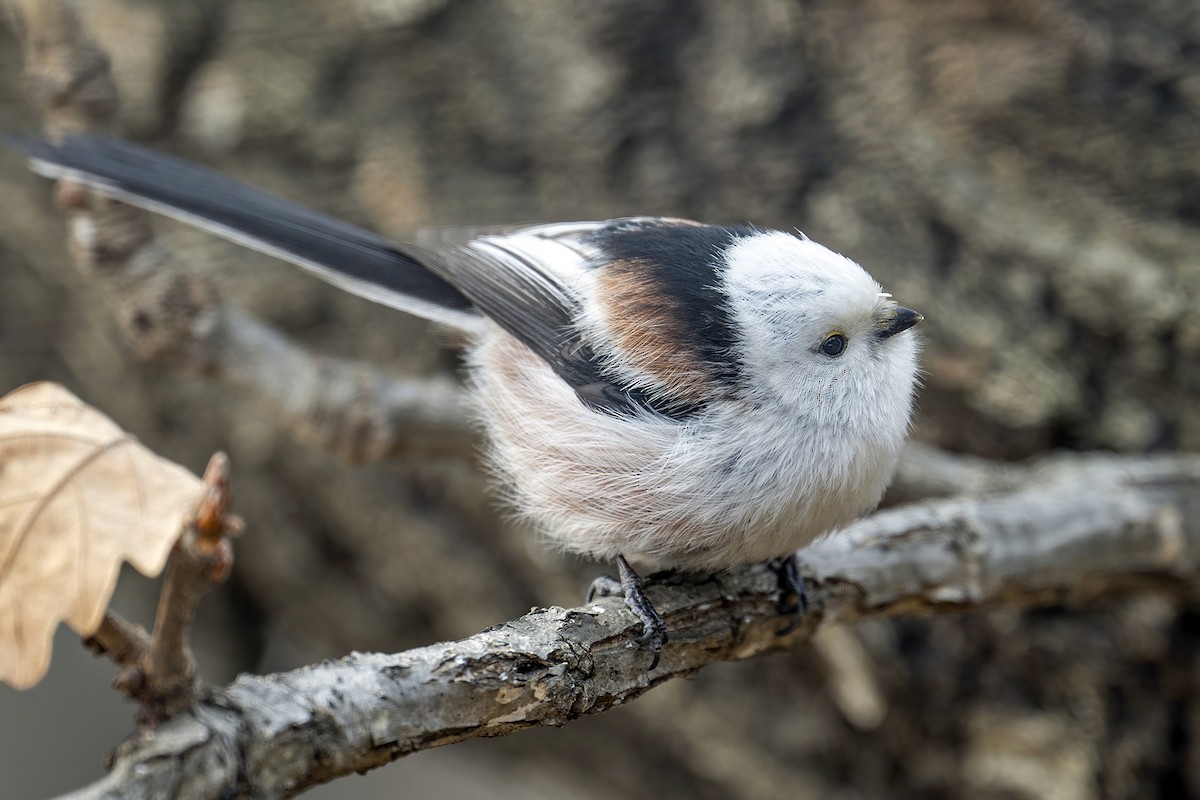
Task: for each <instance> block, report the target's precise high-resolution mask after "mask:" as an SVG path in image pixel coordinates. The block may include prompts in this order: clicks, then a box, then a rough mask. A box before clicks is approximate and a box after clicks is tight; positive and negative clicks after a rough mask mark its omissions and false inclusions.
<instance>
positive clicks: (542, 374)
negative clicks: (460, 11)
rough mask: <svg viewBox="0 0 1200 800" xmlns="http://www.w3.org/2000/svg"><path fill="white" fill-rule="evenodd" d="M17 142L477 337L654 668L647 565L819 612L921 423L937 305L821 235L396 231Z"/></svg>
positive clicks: (547, 508) (540, 497) (534, 487)
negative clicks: (723, 578)
mask: <svg viewBox="0 0 1200 800" xmlns="http://www.w3.org/2000/svg"><path fill="white" fill-rule="evenodd" d="M14 141H15V143H16V144H17V146H18V147H20V148H22V149H24V150H25V151H26V152H27V153H28V154H29V156H30V159H31V163H32V166H33V168H34V169H35V170H36V171H37V172H39V173H41V174H43V175H46V176H48V177H51V178H58V179H63V180H69V181H76V182H79V183H82V184H85V185H87V186H89V187H91V188H93V189H94V190H96V191H97V192H99V193H101V194H104V195H108V196H110V197H113V198H116V199H118V200H122V201H126V202H129V203H131V204H133V205H136V206H141V207H143V208H146V209H149V210H151V211H155V212H159V213H162V214H165V215H167V216H170V217H174V218H176V219H180V220H183V221H185V222H188V223H191V224H193V225H196V226H198V227H200V228H203V229H205V230H208V231H212V232H213V233H216V234H218V235H220V236H224V237H226V238H229V239H232V240H233V241H235V242H238V243H240V244H243V245H246V246H247V247H250V248H253V249H256V250H261V251H263V252H266V253H269V254H271V255H274V256H277V257H279V258H281V259H284V260H286V261H290V262H292V263H294V264H297V265H299V266H301V267H303V268H304V269H306V270H308V271H310V272H312V273H314V274H316V275H317V276H318V277H320V278H322V279H324V280H326V281H329V282H330V283H332V284H334V285H336V286H339V287H341V288H343V289H345V290H347V291H349V292H352V293H354V294H357V295H361V296H363V297H365V298H367V299H369V300H373V301H376V302H379V303H383V304H384V305H388V306H392V307H394V308H398V309H400V310H402V311H407V312H409V313H412V314H416V315H418V316H421V317H425V318H428V319H431V320H436V321H438V322H441V323H445V324H447V325H452V326H454V327H456V328H459V329H461V330H463V331H466V332H467V333H468V334H469V335H470V337H471V341H472V342H473V344H472V345H471V348H470V354H469V364H470V375H471V385H472V388H473V395H474V398H475V403H476V405H477V408H478V410H479V415H480V417H481V419H482V421H483V427H484V429H485V430H486V433H487V435H488V441H489V442H490V446H489V458H490V463H491V465H492V467H493V468H494V470H495V471H496V472H497V473H498V474H499V475H500V476H501V478H502V481H501V485H502V486H503V487H504V488H503V493H504V495H505V498H506V499H507V500H508V501H509V502H510V503H511V505H512V506H513V507H514V508H515V509H516V510H517V511H519V512H520V513H521V514H523V515H525V516H526V517H528V518H529V519H530V520H532V522H533V523H535V524H536V526H537V528H538V529H539V530H540V531H541V532H542V533H544V534H545V536H546V537H547V538H549V539H551V540H553V541H554V542H555V543H557V544H558V545H560V546H561V547H563V548H564V549H566V550H570V551H573V552H576V553H582V554H584V555H587V556H591V557H593V558H597V559H615V560H616V561H617V564H618V567H619V569H620V575H621V580H620V584H621V585H620V589H619V591H621V592H623V593H624V595H625V599H626V602H627V604H628V605H629V607H630V608H631V609H632V610H633V611H634V612H635V613H636V614H637V616H638V617H639V618H640V619H641V621H642V623H643V626H644V627H643V635H642V638H641V640H640V641H641V643H642V644H644V645H645V646H647V647H648V648H649V649H650V650H651V651H652V652H653V653H654V664H657V661H658V653H659V651H660V650H661V648H662V645H663V643H664V642H665V641H666V627H665V625H664V623H663V620H662V618H661V617H660V616H659V614H658V613H657V612H656V611H655V609H654V607H653V606H652V605H651V603H650V602H649V600H648V599H647V598H646V595H645V592H644V591H643V588H642V582H641V579H640V578H639V577H638V575H637V573H635V572H634V571H633V569H631V568H630V566H629V564H628V562H627V561H626V558H628V559H631V560H633V561H634V562H635V563H637V564H639V565H641V566H645V567H650V568H683V569H688V570H722V569H726V568H730V567H733V566H736V565H740V564H747V563H752V562H759V561H772V560H773V561H774V565H775V567H776V569H777V573H778V574H779V575H780V585H781V589H782V590H784V595H783V597H784V598H785V599H784V600H782V601H781V607H782V605H784V604H786V603H789V602H790V604H791V605H793V606H800V607H802V604H803V581H802V580H801V579H800V578H799V576H798V574H797V572H796V565H795V561H794V560H793V558H792V554H793V553H794V552H795V551H796V550H797V549H798V548H800V547H803V546H804V545H806V544H808V543H809V542H811V541H812V540H813V539H814V538H816V537H818V536H820V535H822V534H824V533H827V532H829V531H831V530H833V529H835V528H837V527H839V526H842V525H845V524H846V523H848V522H850V521H852V520H854V519H855V518H857V517H859V516H862V515H864V514H866V513H868V512H870V511H872V510H873V509H874V508H875V506H876V505H877V503H878V502H879V499H880V497H881V496H882V494H883V491H884V489H885V487H886V485H887V483H888V481H889V480H890V477H891V474H892V471H893V469H894V467H895V464H896V459H897V456H898V454H899V451H900V448H901V446H902V444H903V442H904V440H905V437H906V435H907V432H908V428H909V417H910V413H911V409H912V405H913V393H914V389H915V385H916V376H917V371H918V367H917V354H918V343H917V340H916V339H915V337H914V335H913V334H911V333H909V334H905V331H907V330H908V329H909V328H911V327H912V326H913V325H915V324H916V323H917V322H919V321H920V320H921V319H922V317H921V315H920V314H918V313H916V312H915V311H912V310H910V309H907V308H903V307H901V306H899V305H897V304H896V303H895V302H893V301H892V299H891V296H890V295H888V294H886V293H884V292H883V290H882V289H881V288H880V286H879V284H878V283H876V282H875V281H874V280H873V279H872V278H871V276H870V275H868V274H867V273H866V271H864V270H863V269H862V268H861V267H860V266H858V264H855V263H854V262H853V261H851V260H849V259H847V258H844V257H843V256H840V255H838V254H836V253H833V252H831V251H829V250H827V249H826V248H824V247H822V246H821V245H819V244H817V243H816V242H814V241H812V240H811V239H808V238H807V237H805V236H804V235H802V234H791V233H784V232H779V231H771V230H761V229H758V228H753V227H746V226H740V225H738V226H721V225H703V224H700V223H696V222H690V221H687V220H681V219H664V218H653V217H631V218H627V219H616V220H608V221H603V222H573V223H554V224H544V225H529V226H523V227H512V228H508V229H496V230H492V231H487V232H475V233H474V234H461V235H457V236H455V235H448V234H446V233H444V232H443V233H442V234H441V236H440V239H438V240H429V241H422V242H421V243H420V244H405V243H396V242H391V241H388V240H385V239H383V238H381V237H379V236H377V235H375V234H373V233H370V232H368V231H365V230H362V229H360V228H357V227H354V226H352V225H349V224H347V223H345V222H340V221H338V220H336V219H333V218H330V217H327V216H324V215H322V214H318V213H316V212H313V211H310V210H308V209H305V208H302V207H300V206H297V205H294V204H292V203H290V202H287V201H285V200H282V199H280V198H279V197H276V196H273V195H270V194H266V193H264V192H260V191H258V190H256V189H252V188H249V187H247V186H245V185H243V184H241V183H238V182H236V181H234V180H231V179H230V178H227V177H224V176H221V175H218V174H216V173H214V172H211V171H209V170H207V169H204V168H202V167H200V166H197V165H195V164H192V163H190V162H187V161H183V160H180V159H177V158H173V157H170V156H166V155H162V154H159V153H155V152H152V151H149V150H146V149H144V148H142V147H138V146H135V145H132V144H128V143H125V142H121V141H116V140H112V139H106V138H101V137H97V136H70V137H67V138H65V139H64V140H63V141H62V142H61V143H58V144H51V143H47V142H42V141H34V140H29V139H19V140H14ZM596 586H597V587H599V588H600V589H601V590H602V591H605V592H610V591H613V590H614V589H615V588H616V582H614V581H611V579H610V580H609V581H608V582H598V584H596ZM590 594H591V592H589V596H590ZM793 598H794V599H793ZM793 610H795V609H793ZM651 668H653V664H652V665H651Z"/></svg>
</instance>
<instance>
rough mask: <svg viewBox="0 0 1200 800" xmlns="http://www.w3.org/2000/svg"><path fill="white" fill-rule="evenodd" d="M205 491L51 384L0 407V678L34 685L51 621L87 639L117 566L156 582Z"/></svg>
mask: <svg viewBox="0 0 1200 800" xmlns="http://www.w3.org/2000/svg"><path fill="white" fill-rule="evenodd" d="M203 493H204V485H203V484H202V483H201V482H200V479H199V478H197V477H196V476H195V475H193V474H192V473H190V472H188V471H187V470H186V469H184V468H183V467H180V466H178V465H176V464H173V463H171V462H170V461H166V460H165V459H162V458H159V457H158V456H156V455H154V453H152V452H150V451H149V450H147V449H146V448H145V447H143V446H142V445H141V444H139V443H138V442H137V440H136V439H134V438H133V437H132V436H131V435H130V434H128V433H125V432H124V431H123V430H121V428H119V427H118V426H117V425H116V424H115V423H114V422H112V420H110V419H108V418H107V417H105V416H104V415H103V414H101V413H100V412H99V411H97V410H96V409H94V408H92V407H91V406H89V405H87V404H86V403H84V402H83V401H82V400H80V399H79V398H77V397H75V396H74V395H73V394H71V393H70V392H69V391H67V390H66V389H64V388H63V387H61V386H59V385H57V384H53V383H32V384H29V385H27V386H23V387H21V388H20V389H17V390H16V391H14V392H12V393H10V394H8V395H6V396H4V397H3V398H0V680H2V681H5V682H7V683H9V684H11V685H13V686H15V687H16V688H18V689H24V688H28V687H30V686H32V685H34V684H35V683H37V682H38V681H39V680H41V678H42V676H43V675H45V673H46V669H47V668H48V666H49V663H50V646H51V641H52V638H53V635H54V629H55V628H56V627H57V626H58V623H59V622H60V621H62V620H66V622H67V624H68V625H70V626H71V627H72V628H73V629H74V630H75V631H77V632H78V633H79V634H81V635H83V636H88V635H90V634H91V633H93V632H95V630H96V628H97V627H98V626H99V624H100V621H101V620H102V619H103V616H104V611H105V609H106V608H107V607H108V601H109V598H110V597H111V595H112V590H113V587H114V586H115V585H116V581H117V574H118V572H119V571H120V568H121V563H122V562H124V561H128V562H129V563H130V564H132V565H133V566H134V567H135V568H137V570H138V571H139V572H141V573H142V574H143V575H146V576H150V577H153V576H155V575H157V574H158V573H159V572H161V571H162V569H163V566H164V565H165V564H166V560H167V556H168V555H169V554H170V552H171V547H172V545H173V544H174V543H175V541H176V539H177V538H178V537H179V534H180V532H181V531H182V530H183V525H184V523H185V521H186V520H187V519H188V517H189V516H190V515H192V514H194V513H195V510H196V506H197V504H198V502H199V500H200V498H201V496H202V495H203Z"/></svg>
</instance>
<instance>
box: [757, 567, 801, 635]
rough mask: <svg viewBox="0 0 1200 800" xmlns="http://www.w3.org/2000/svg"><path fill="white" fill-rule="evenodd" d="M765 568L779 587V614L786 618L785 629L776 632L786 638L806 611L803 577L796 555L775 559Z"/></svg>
mask: <svg viewBox="0 0 1200 800" xmlns="http://www.w3.org/2000/svg"><path fill="white" fill-rule="evenodd" d="M767 566H768V567H770V568H771V571H772V572H774V573H775V579H776V580H777V581H778V585H779V607H778V608H779V613H780V614H782V615H783V616H786V617H788V624H787V626H786V627H785V628H783V629H782V630H780V631H777V635H779V636H786V635H787V634H789V633H791V632H792V631H794V630H796V626H797V625H799V624H800V618H801V617H803V616H804V612H805V611H807V610H808V593H807V591H806V590H805V586H804V576H803V575H801V574H800V564H799V562H798V561H797V560H796V554H795V553H793V554H792V555H790V556H786V557H784V558H776V559H773V560H771V561H768V562H767Z"/></svg>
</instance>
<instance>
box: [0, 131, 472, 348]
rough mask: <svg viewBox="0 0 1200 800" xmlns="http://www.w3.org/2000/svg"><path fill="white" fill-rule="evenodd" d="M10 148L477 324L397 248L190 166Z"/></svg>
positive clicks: (112, 145)
mask: <svg viewBox="0 0 1200 800" xmlns="http://www.w3.org/2000/svg"><path fill="white" fill-rule="evenodd" d="M8 141H9V142H10V143H11V144H12V145H14V146H15V147H17V148H18V149H20V150H23V151H25V153H26V154H27V155H28V156H29V161H30V166H31V167H32V169H33V170H34V171H35V172H37V173H39V174H41V175H45V176H46V177H48V178H54V179H67V180H71V181H76V182H78V183H82V184H84V185H86V186H88V187H90V188H92V189H94V190H95V191H97V192H99V193H100V194H103V195H106V196H108V197H112V198H113V199H115V200H120V201H122V202H125V203H129V204H130V205H135V206H138V207H140V208H144V209H146V210H148V211H153V212H155V213H158V214H163V215H165V216H168V217H172V218H174V219H177V220H180V221H182V222H186V223H188V224H190V225H195V226H196V227H198V228H201V229H203V230H206V231H210V232H212V233H214V234H216V235H218V236H221V237H224V238H226V239H229V240H231V241H233V242H236V243H237V244H240V245H243V246H245V247H249V248H251V249H254V250H258V251H261V252H263V253H266V254H268V255H271V256H275V257H276V258H280V259H283V260H284V261H289V262H291V263H293V264H296V265H297V266H300V267H302V268H303V269H305V270H308V271H309V272H311V273H313V274H315V275H317V276H318V277H320V278H321V279H322V280H325V281H328V282H329V283H332V284H334V285H335V286H338V287H339V288H341V289H344V290H345V291H348V292H351V293H352V294H356V295H359V296H361V297H365V298H367V299H368V300H372V301H374V302H377V303H382V304H383V305H386V306H391V307H393V308H398V309H400V310H402V311H406V312H408V313H411V314H416V315H417V316H421V317H425V318H426V319H432V320H437V321H439V322H443V323H447V324H450V325H453V326H455V327H459V328H466V329H472V328H474V327H475V326H476V325H477V324H478V322H479V320H480V317H479V314H478V312H476V311H475V309H474V308H473V307H472V306H471V303H470V301H468V300H467V299H466V298H465V297H463V295H462V294H461V293H460V292H459V291H458V290H457V289H455V288H454V287H453V286H451V285H450V284H449V283H447V282H446V281H444V280H442V279H441V278H439V277H437V276H436V275H434V274H433V273H431V272H429V271H428V270H427V269H425V268H424V267H423V266H422V265H421V264H420V262H419V261H417V260H416V259H415V258H413V257H412V256H410V255H408V254H406V253H405V252H403V250H401V249H399V247H398V246H397V245H396V244H393V243H391V242H388V241H387V240H386V239H383V238H382V237H380V236H377V235H376V234H373V233H371V232H370V231H366V230H363V229H362V228H358V227H355V226H353V225H350V224H348V223H345V222H341V221H340V220H336V219H334V218H333V217H329V216H326V215H324V214H320V213H318V212H316V211H313V210H311V209H308V208H304V207H303V206H300V205H296V204H295V203H291V202H289V201H287V200H284V199H283V198H280V197H276V196H275V195H271V194H268V193H266V192H263V191H260V190H258V189H253V188H251V187H249V186H246V185H245V184H243V183H239V182H238V181H235V180H233V179H232V178H227V177H225V176H224V175H220V174H218V173H216V172H213V171H212V170H209V169H206V168H204V167H201V166H200V165H198V164H194V163H192V162H190V161H185V160H183V159H180V158H175V157H173V156H168V155H165V154H163V153H157V152H155V151H153V150H148V149H146V148H144V147H139V146H138V145H135V144H130V143H129V142H123V141H119V140H116V139H108V138H105V137H102V136H92V135H74V136H68V137H66V138H65V139H63V140H62V142H61V143H58V144H54V143H51V142H47V141H43V140H39V139H30V138H26V137H17V136H12V137H8Z"/></svg>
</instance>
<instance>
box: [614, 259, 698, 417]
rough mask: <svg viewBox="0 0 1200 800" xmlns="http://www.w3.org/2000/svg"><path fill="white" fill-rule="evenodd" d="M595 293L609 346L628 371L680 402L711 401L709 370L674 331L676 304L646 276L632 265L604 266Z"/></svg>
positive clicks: (680, 331)
mask: <svg viewBox="0 0 1200 800" xmlns="http://www.w3.org/2000/svg"><path fill="white" fill-rule="evenodd" d="M596 290H597V295H598V297H597V301H598V305H599V307H600V309H601V314H602V317H603V320H604V322H605V324H606V325H607V327H608V330H609V333H610V334H611V335H612V338H613V343H614V344H615V345H616V347H617V348H618V349H619V352H620V355H621V356H623V357H624V358H625V360H626V361H627V362H628V363H629V365H630V366H632V367H633V368H634V369H636V370H638V371H640V372H642V373H643V374H645V375H646V376H647V377H649V378H651V379H652V380H654V381H655V382H657V383H658V384H660V385H661V386H662V387H663V388H664V389H665V390H666V391H667V392H668V393H670V394H671V395H674V396H676V397H678V398H679V399H680V400H683V401H686V402H689V403H703V402H705V401H706V400H710V399H712V396H713V393H714V392H713V389H714V387H713V375H712V370H711V367H710V366H709V365H708V364H707V363H706V362H705V359H704V356H703V353H702V352H701V350H700V347H699V346H698V345H697V343H695V342H691V341H689V339H688V337H687V328H686V327H684V326H681V325H680V323H679V319H678V317H679V314H680V311H681V309H680V308H679V303H678V301H677V299H676V298H674V297H673V296H672V295H671V294H670V293H669V292H668V291H667V287H666V286H665V285H664V284H663V283H662V282H660V281H659V280H657V279H656V276H655V274H654V272H653V271H652V270H649V269H647V268H646V265H645V264H644V263H642V262H641V261H640V260H638V259H624V260H615V261H610V262H608V263H606V264H605V265H604V266H602V267H600V268H598V269H597V271H596Z"/></svg>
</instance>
